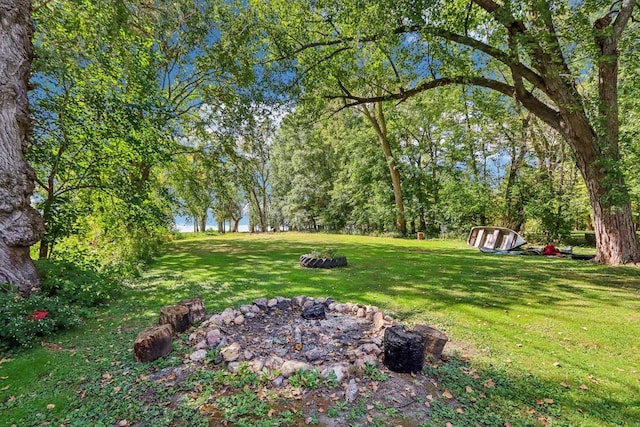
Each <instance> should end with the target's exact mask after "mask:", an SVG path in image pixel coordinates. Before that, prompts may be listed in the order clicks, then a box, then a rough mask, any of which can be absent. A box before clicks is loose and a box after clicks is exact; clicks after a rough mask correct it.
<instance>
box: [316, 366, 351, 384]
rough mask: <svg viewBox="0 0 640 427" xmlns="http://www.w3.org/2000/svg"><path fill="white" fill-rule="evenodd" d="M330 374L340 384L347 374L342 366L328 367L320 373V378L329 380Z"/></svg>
mask: <svg viewBox="0 0 640 427" xmlns="http://www.w3.org/2000/svg"><path fill="white" fill-rule="evenodd" d="M332 373H333V375H334V376H335V379H336V381H337V382H342V380H343V379H344V377H345V375H346V373H347V368H346V367H345V366H344V365H333V366H330V367H328V368H326V369H324V370H323V371H322V378H329V376H330V375H331V374H332Z"/></svg>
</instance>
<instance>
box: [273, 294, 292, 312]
mask: <svg viewBox="0 0 640 427" xmlns="http://www.w3.org/2000/svg"><path fill="white" fill-rule="evenodd" d="M276 299H277V300H278V304H277V307H278V308H279V309H280V310H287V309H289V308H291V299H290V298H283V297H276Z"/></svg>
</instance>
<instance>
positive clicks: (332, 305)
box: [327, 302, 338, 311]
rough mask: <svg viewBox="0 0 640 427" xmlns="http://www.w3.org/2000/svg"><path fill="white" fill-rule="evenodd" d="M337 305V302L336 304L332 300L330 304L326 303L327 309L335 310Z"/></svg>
mask: <svg viewBox="0 0 640 427" xmlns="http://www.w3.org/2000/svg"><path fill="white" fill-rule="evenodd" d="M337 305H338V304H336V303H335V302H332V303H331V304H329V305H327V309H328V310H329V311H336V306H337Z"/></svg>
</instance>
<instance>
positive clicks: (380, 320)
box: [373, 311, 384, 331]
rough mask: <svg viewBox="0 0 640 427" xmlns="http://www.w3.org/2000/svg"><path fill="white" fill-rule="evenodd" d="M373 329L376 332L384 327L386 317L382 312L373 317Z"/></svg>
mask: <svg viewBox="0 0 640 427" xmlns="http://www.w3.org/2000/svg"><path fill="white" fill-rule="evenodd" d="M373 327H374V328H375V329H376V331H379V330H380V329H382V328H383V327H384V315H383V314H382V312H381V311H378V312H376V313H375V314H374V315H373Z"/></svg>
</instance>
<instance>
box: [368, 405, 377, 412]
mask: <svg viewBox="0 0 640 427" xmlns="http://www.w3.org/2000/svg"><path fill="white" fill-rule="evenodd" d="M373 408H375V406H373V405H367V410H368V411H370V410H372V409H373Z"/></svg>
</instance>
